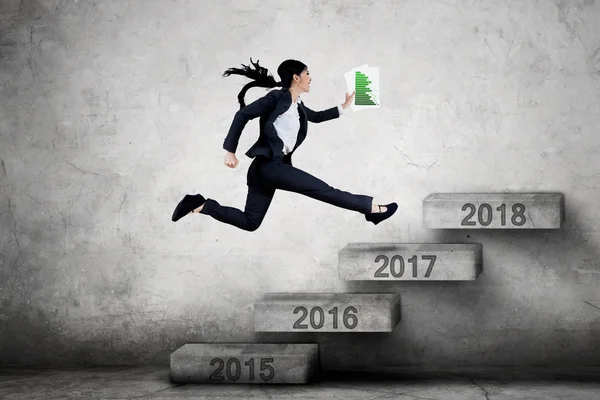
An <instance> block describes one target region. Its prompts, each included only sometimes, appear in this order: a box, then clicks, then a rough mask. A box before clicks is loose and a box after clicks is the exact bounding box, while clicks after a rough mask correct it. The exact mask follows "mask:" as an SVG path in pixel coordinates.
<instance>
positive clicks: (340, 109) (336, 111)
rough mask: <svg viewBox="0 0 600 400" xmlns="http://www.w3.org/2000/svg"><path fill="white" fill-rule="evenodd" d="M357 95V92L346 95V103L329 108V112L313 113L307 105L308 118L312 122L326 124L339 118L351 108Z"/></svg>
mask: <svg viewBox="0 0 600 400" xmlns="http://www.w3.org/2000/svg"><path fill="white" fill-rule="evenodd" d="M355 93H356V91H354V92H352V93H351V94H350V93H346V101H345V102H344V103H343V104H341V105H338V106H335V107H331V108H328V109H327V110H323V111H313V110H311V109H310V108H308V107H307V106H306V104H305V105H304V109H305V110H306V118H307V119H308V120H309V121H310V122H314V123H319V122H325V121H329V120H331V119H334V118H339V117H340V115H342V114H343V113H344V110H345V109H346V108H348V107H350V104H352V100H353V99H354V94H355ZM303 104H304V103H303Z"/></svg>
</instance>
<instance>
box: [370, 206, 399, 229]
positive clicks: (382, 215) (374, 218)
mask: <svg viewBox="0 0 600 400" xmlns="http://www.w3.org/2000/svg"><path fill="white" fill-rule="evenodd" d="M384 207H387V210H385V212H378V213H368V214H365V219H366V220H367V221H371V222H372V223H374V224H375V225H377V224H378V223H380V222H381V221H383V220H386V219H388V218H389V217H391V216H392V215H394V213H395V212H396V210H397V209H398V204H396V203H390V204H384ZM379 209H380V210H381V206H379Z"/></svg>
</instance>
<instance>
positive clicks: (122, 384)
mask: <svg viewBox="0 0 600 400" xmlns="http://www.w3.org/2000/svg"><path fill="white" fill-rule="evenodd" d="M490 375H497V376H500V377H501V378H496V379H490V378H489V376H490ZM362 376H363V379H357V377H358V375H349V374H345V373H344V374H337V375H330V376H329V377H328V378H327V379H322V380H321V381H320V382H318V383H313V384H310V385H298V386H266V385H263V386H259V385H174V384H171V383H170V382H169V370H168V368H162V367H142V368H124V367H119V368H62V369H0V398H1V399H3V400H35V399H40V400H41V399H43V400H55V399H114V400H116V399H155V400H158V399H169V400H176V399H211V400H217V399H346V400H350V399H361V400H367V399H369V400H372V399H399V400H411V399H424V400H425V399H427V400H434V399H440V400H441V399H443V400H453V399H456V400H500V399H510V400H517V399H528V400H537V399H539V400H554V399H561V400H567V399H573V400H586V399H590V400H597V399H599V398H600V378H599V377H600V375H599V374H598V369H587V370H581V371H575V370H573V369H568V374H564V373H553V374H543V373H535V372H534V373H521V372H517V373H515V372H514V371H512V373H506V371H504V372H503V371H493V370H490V369H487V370H485V371H482V370H481V369H477V370H473V371H471V372H470V373H464V374H453V375H449V374H444V373H431V372H429V373H425V374H423V373H417V374H416V375H414V374H412V375H411V374H410V373H409V374H401V375H394V376H395V378H393V377H391V376H387V377H383V376H382V375H379V377H380V379H369V378H366V379H364V375H362ZM511 377H512V378H511ZM540 378H541V379H540Z"/></svg>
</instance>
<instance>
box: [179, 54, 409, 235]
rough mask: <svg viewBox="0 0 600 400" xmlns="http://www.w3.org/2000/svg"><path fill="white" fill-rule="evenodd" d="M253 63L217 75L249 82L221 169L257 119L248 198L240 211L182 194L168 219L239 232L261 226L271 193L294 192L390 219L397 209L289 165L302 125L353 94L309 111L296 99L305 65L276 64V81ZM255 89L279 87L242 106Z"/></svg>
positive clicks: (233, 162)
mask: <svg viewBox="0 0 600 400" xmlns="http://www.w3.org/2000/svg"><path fill="white" fill-rule="evenodd" d="M259 61H260V60H257V62H256V63H254V62H252V58H250V63H251V64H252V65H254V67H255V69H252V68H250V67H249V66H247V65H244V64H242V66H243V69H240V68H229V69H228V70H226V71H225V72H224V73H223V76H229V75H231V74H238V75H244V76H246V77H248V78H251V79H253V81H252V82H250V83H248V84H246V85H245V86H244V87H243V88H242V90H241V91H240V93H239V94H238V101H239V103H240V110H239V111H237V112H236V114H235V117H234V119H233V122H232V124H231V127H230V129H229V132H228V134H227V137H226V138H225V141H224V143H223V148H224V149H225V165H227V166H228V167H230V168H235V167H236V166H237V165H238V162H239V161H238V159H237V157H236V156H235V152H236V150H237V145H238V141H239V138H240V135H241V133H242V130H243V129H244V127H245V126H246V123H247V122H248V121H249V120H251V119H254V118H256V117H260V118H259V126H260V134H259V138H258V140H257V141H256V143H255V144H254V145H253V146H252V147H251V148H250V149H249V150H248V151H247V152H246V155H247V156H248V157H250V158H254V160H253V161H252V163H251V164H250V167H249V169H248V174H247V185H248V195H247V197H246V206H245V209H244V211H241V210H239V209H237V208H233V207H227V206H223V205H221V204H219V203H218V202H217V201H216V200H213V199H210V198H207V199H205V198H204V197H203V196H202V195H201V194H196V195H190V194H187V195H185V196H184V198H183V199H182V200H181V201H180V202H179V204H178V205H177V207H176V208H175V211H174V212H173V216H172V217H171V220H172V221H177V220H179V219H180V218H182V217H183V216H185V215H187V214H189V213H201V214H206V215H210V216H211V217H213V218H214V219H216V220H218V221H221V222H224V223H226V224H230V225H233V226H236V227H238V228H240V229H244V230H246V231H255V230H256V229H258V227H259V226H260V224H261V223H262V221H263V218H264V217H265V214H266V213H267V210H268V208H269V205H270V204H271V200H272V199H273V195H274V194H275V190H276V189H280V190H286V191H290V192H295V193H300V194H303V195H305V196H308V197H311V198H313V199H317V200H320V201H324V202H326V203H329V204H332V205H334V206H337V207H341V208H345V209H347V210H352V211H356V212H359V213H362V214H364V215H365V219H366V220H367V221H370V222H373V223H374V224H378V223H380V222H381V221H383V220H385V219H387V218H389V217H391V216H392V215H393V214H394V213H395V212H396V210H397V209H398V205H397V204H396V203H391V204H386V205H375V204H373V197H371V196H365V195H360V194H352V193H348V192H344V191H341V190H338V189H334V188H333V187H331V186H329V185H328V184H327V183H325V182H323V181H322V180H320V179H318V178H316V177H314V176H312V175H310V174H308V173H306V172H304V171H302V170H300V169H298V168H296V167H294V166H293V165H292V154H293V153H294V151H296V149H297V148H298V146H300V144H301V143H302V142H303V141H304V139H305V138H306V133H307V125H308V124H307V121H310V122H315V123H319V122H324V121H328V120H331V119H334V118H338V117H339V116H340V114H342V112H343V110H344V109H346V108H347V107H348V106H350V104H351V102H352V100H353V98H354V94H355V93H352V94H346V101H345V102H344V103H343V104H342V105H341V106H336V107H331V108H329V109H327V110H324V111H313V110H311V109H310V108H308V107H307V106H306V105H305V104H304V102H303V101H302V100H301V99H300V94H301V93H308V92H309V91H310V84H311V78H310V75H309V72H308V67H307V66H306V65H305V64H303V63H302V62H300V61H296V60H286V61H284V62H282V63H281V64H280V65H279V68H277V73H278V74H279V77H280V78H281V81H279V82H276V81H275V79H274V78H273V76H272V75H270V74H269V73H268V70H267V69H266V68H264V67H261V66H259ZM255 86H260V87H266V88H274V87H276V86H280V87H281V89H279V90H272V91H270V92H268V93H267V94H266V95H265V96H263V97H261V98H260V99H258V100H256V101H254V102H253V103H251V104H249V105H245V103H244V96H245V94H246V91H247V90H248V89H250V88H251V87H255Z"/></svg>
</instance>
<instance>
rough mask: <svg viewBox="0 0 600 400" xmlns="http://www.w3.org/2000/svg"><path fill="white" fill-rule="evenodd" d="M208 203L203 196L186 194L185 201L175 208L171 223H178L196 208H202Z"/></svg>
mask: <svg viewBox="0 0 600 400" xmlns="http://www.w3.org/2000/svg"><path fill="white" fill-rule="evenodd" d="M205 202H206V199H205V198H204V197H202V195H201V194H199V193H198V194H186V195H185V196H184V197H183V199H182V200H181V201H180V202H179V204H177V207H175V211H173V216H172V217H171V221H173V222H176V221H177V220H179V219H181V218H182V217H185V216H186V215H188V214H189V213H190V212H192V211H194V210H195V209H196V208H198V207H200V206H201V205H202V204H204V203H205Z"/></svg>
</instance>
